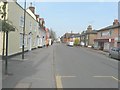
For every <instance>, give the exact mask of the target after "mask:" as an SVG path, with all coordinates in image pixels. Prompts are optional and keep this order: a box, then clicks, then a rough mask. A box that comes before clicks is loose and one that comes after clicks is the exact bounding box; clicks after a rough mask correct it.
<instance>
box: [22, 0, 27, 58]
mask: <svg viewBox="0 0 120 90" xmlns="http://www.w3.org/2000/svg"><path fill="white" fill-rule="evenodd" d="M25 18H26V0H25V3H24V27H23V44H22V59H24V47H25V41H24V39H25Z"/></svg>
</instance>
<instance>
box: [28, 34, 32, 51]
mask: <svg viewBox="0 0 120 90" xmlns="http://www.w3.org/2000/svg"><path fill="white" fill-rule="evenodd" d="M28 50H29V51H31V50H32V35H31V34H30V35H29V38H28Z"/></svg>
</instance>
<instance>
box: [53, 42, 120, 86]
mask: <svg viewBox="0 0 120 90" xmlns="http://www.w3.org/2000/svg"><path fill="white" fill-rule="evenodd" d="M54 62H55V68H56V82H57V87H58V88H118V61H117V60H114V59H110V58H109V57H108V56H105V55H103V54H100V53H97V52H96V51H94V50H90V49H86V48H82V47H69V46H66V45H64V44H58V45H56V46H55V48H54Z"/></svg>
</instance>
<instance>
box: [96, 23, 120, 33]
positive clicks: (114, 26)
mask: <svg viewBox="0 0 120 90" xmlns="http://www.w3.org/2000/svg"><path fill="white" fill-rule="evenodd" d="M118 27H120V24H118V25H110V26H107V27H105V28H102V29H100V30H98V32H99V31H105V30H109V29H114V28H118Z"/></svg>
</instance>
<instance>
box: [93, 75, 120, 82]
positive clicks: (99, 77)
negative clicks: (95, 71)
mask: <svg viewBox="0 0 120 90" xmlns="http://www.w3.org/2000/svg"><path fill="white" fill-rule="evenodd" d="M93 77H96V78H113V79H114V80H116V81H118V82H120V80H119V79H117V78H116V77H114V76H93Z"/></svg>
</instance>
